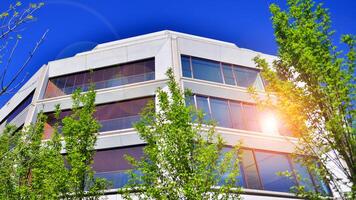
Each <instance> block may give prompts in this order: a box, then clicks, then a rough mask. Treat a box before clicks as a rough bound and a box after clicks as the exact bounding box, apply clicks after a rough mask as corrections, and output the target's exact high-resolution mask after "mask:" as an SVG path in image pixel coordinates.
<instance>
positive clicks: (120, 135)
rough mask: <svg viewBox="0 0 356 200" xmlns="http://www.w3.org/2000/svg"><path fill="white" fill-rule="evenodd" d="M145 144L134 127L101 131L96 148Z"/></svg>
mask: <svg viewBox="0 0 356 200" xmlns="http://www.w3.org/2000/svg"><path fill="white" fill-rule="evenodd" d="M137 144H144V141H142V140H141V139H140V138H139V136H138V135H137V133H136V131H135V130H134V129H133V128H130V129H124V130H117V131H111V132H110V133H108V132H106V133H100V136H99V137H98V140H97V143H96V146H95V149H108V148H115V147H122V146H132V145H137Z"/></svg>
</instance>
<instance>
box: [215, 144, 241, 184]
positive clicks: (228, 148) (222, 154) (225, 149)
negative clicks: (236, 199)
mask: <svg viewBox="0 0 356 200" xmlns="http://www.w3.org/2000/svg"><path fill="white" fill-rule="evenodd" d="M232 150H233V148H231V147H224V148H223V149H222V151H221V153H220V158H219V162H222V161H223V159H224V156H225V154H226V153H228V152H230V151H232ZM236 159H237V152H236V153H235V154H234V157H233V158H232V160H231V165H233V164H234V162H235V160H236ZM239 167H240V173H239V175H238V176H237V177H236V179H235V185H236V186H240V187H245V186H246V185H245V181H244V178H243V173H244V172H243V169H242V166H241V164H240V165H239ZM231 170H232V169H229V170H228V171H227V172H226V173H224V174H223V175H222V177H221V179H220V180H219V183H218V185H219V186H222V185H225V184H226V183H227V178H228V176H229V175H230V174H231V173H232V171H231Z"/></svg>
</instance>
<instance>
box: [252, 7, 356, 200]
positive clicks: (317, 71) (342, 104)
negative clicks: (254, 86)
mask: <svg viewBox="0 0 356 200" xmlns="http://www.w3.org/2000/svg"><path fill="white" fill-rule="evenodd" d="M287 2H288V9H287V10H282V9H281V8H280V7H279V6H278V5H276V4H272V5H271V6H270V11H271V13H272V23H273V28H274V32H275V37H276V41H277V44H278V60H276V61H275V62H274V63H273V65H272V66H269V64H268V63H267V62H266V61H265V60H263V59H261V58H260V57H256V58H255V62H256V64H257V66H258V67H260V68H261V69H262V76H263V78H264V79H265V80H266V83H267V86H266V92H267V97H266V98H265V99H258V98H257V96H256V95H255V97H256V99H258V103H259V104H261V105H263V106H267V107H272V108H273V109H275V110H277V111H278V114H279V117H280V118H282V119H286V124H287V126H288V128H289V129H290V130H291V131H292V132H293V134H294V136H297V137H298V138H299V144H298V145H297V146H298V147H297V153H298V154H303V155H310V156H308V157H306V159H303V160H302V161H303V164H304V165H306V166H307V167H309V169H310V170H312V171H314V172H315V173H316V174H318V175H320V176H321V177H323V178H324V179H325V180H327V181H328V182H329V183H330V184H331V185H332V186H333V188H334V189H335V190H336V191H338V192H339V195H341V197H342V198H344V199H346V198H348V195H350V196H349V198H353V199H355V198H356V196H355V195H356V157H355V156H356V130H355V126H353V125H352V124H353V123H355V115H356V111H355V105H356V104H355V102H356V99H355V97H356V95H355V83H356V80H355V76H354V74H355V64H356V63H355V58H356V52H355V36H352V35H344V36H343V37H342V39H341V41H342V42H343V43H345V44H346V46H347V47H348V52H347V53H342V52H341V51H338V50H337V46H335V45H334V44H333V42H332V35H333V33H334V31H332V30H331V28H330V27H331V20H330V15H329V12H328V10H327V9H325V8H323V6H322V5H321V4H315V3H314V2H313V1H312V0H288V1H287ZM254 94H256V93H254ZM275 97H276V98H275ZM316 160H317V162H316ZM337 170H339V171H340V172H341V173H342V175H343V176H344V177H346V179H340V178H339V176H336V174H335V173H334V172H335V171H337ZM345 182H346V185H347V187H350V190H351V191H352V192H351V194H345V193H343V191H341V188H340V185H345ZM301 193H302V194H303V195H305V194H306V193H305V191H304V193H303V191H299V194H301ZM351 196H352V197H351Z"/></svg>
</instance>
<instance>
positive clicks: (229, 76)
mask: <svg viewBox="0 0 356 200" xmlns="http://www.w3.org/2000/svg"><path fill="white" fill-rule="evenodd" d="M222 67H223V73H224V81H225V84H229V85H236V83H235V78H234V74H233V72H232V67H231V65H227V64H223V65H222Z"/></svg>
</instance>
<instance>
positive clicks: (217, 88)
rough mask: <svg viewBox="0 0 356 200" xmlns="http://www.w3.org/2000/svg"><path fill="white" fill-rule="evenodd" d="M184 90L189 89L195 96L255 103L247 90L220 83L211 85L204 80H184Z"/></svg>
mask: <svg viewBox="0 0 356 200" xmlns="http://www.w3.org/2000/svg"><path fill="white" fill-rule="evenodd" d="M183 85H184V88H187V89H188V88H189V89H191V90H192V92H193V93H194V94H201V95H206V96H212V97H219V98H224V99H230V100H234V101H244V102H250V103H253V102H254V100H253V99H252V98H251V95H250V94H249V93H248V92H247V90H246V89H243V88H238V87H236V86H228V85H224V84H219V83H211V82H208V81H202V80H193V79H187V78H184V79H183Z"/></svg>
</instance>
